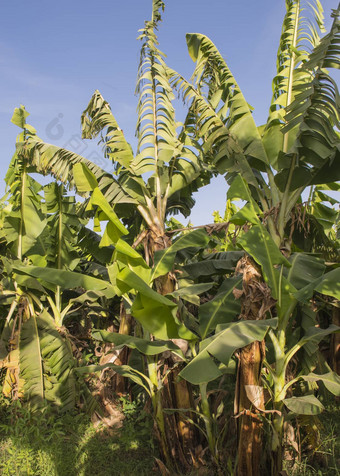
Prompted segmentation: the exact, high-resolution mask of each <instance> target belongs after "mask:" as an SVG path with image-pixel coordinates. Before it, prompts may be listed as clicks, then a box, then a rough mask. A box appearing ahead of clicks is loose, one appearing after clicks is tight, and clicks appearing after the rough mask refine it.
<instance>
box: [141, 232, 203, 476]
mask: <svg viewBox="0 0 340 476" xmlns="http://www.w3.org/2000/svg"><path fill="white" fill-rule="evenodd" d="M170 245H171V239H170V238H169V237H167V236H166V235H165V234H161V233H160V234H156V233H154V232H151V233H150V234H149V236H148V243H147V247H148V250H147V255H148V256H150V257H151V258H153V255H154V253H155V252H156V251H158V250H163V249H165V248H167V247H169V246H170ZM175 286H176V278H175V277H174V275H173V274H172V273H167V274H166V275H164V276H160V277H158V278H156V280H155V288H156V290H157V292H158V293H160V294H162V295H165V294H168V293H171V292H173V291H174V290H175ZM183 343H184V341H183ZM176 364H177V365H176ZM174 366H175V367H174ZM173 367H174V368H173ZM171 369H172V370H171ZM168 370H170V371H169V372H168ZM181 370H182V367H181V364H180V363H176V362H175V360H174V359H173V357H169V358H167V359H166V361H165V365H164V370H163V376H164V375H165V373H166V372H168V374H167V376H166V378H165V379H164V386H163V389H162V397H161V400H162V407H163V408H170V409H183V410H190V409H192V408H193V407H194V399H193V392H192V387H191V385H190V383H189V382H187V381H186V380H183V379H181V380H179V379H178V374H179V373H180V371H181ZM188 418H190V419H191V420H193V419H194V415H193V414H192V413H190V412H185V413H179V412H176V413H171V414H167V415H166V416H165V422H166V435H167V440H168V442H167V443H168V448H169V449H170V455H171V458H172V466H173V468H174V469H176V470H178V471H180V472H187V471H189V470H190V469H192V464H193V457H194V454H195V448H196V446H197V442H198V435H197V430H196V428H195V426H194V425H193V424H191V423H189V421H188Z"/></svg>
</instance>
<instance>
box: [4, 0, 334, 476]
mask: <svg viewBox="0 0 340 476" xmlns="http://www.w3.org/2000/svg"><path fill="white" fill-rule="evenodd" d="M285 3H286V14H285V17H284V21H283V26H282V32H281V37H280V43H279V49H278V54H277V73H276V76H275V77H274V79H273V92H272V100H271V105H270V108H269V115H268V120H267V123H266V124H264V125H261V126H257V125H256V124H255V122H254V119H253V116H252V108H251V106H250V105H249V104H248V102H247V101H246V99H245V98H244V96H243V94H242V92H241V90H240V87H239V86H238V84H237V82H236V80H235V78H234V76H233V75H232V73H231V71H230V69H229V68H228V66H227V63H226V62H225V60H224V58H223V57H222V56H221V54H220V53H219V51H218V49H217V47H216V46H215V45H214V44H213V43H212V42H211V40H210V39H209V38H207V37H206V36H204V35H202V34H188V35H187V45H188V50H189V54H190V56H191V58H192V60H193V62H194V64H195V69H194V73H193V76H192V78H191V80H190V81H188V80H187V79H185V78H184V77H182V76H181V75H180V74H179V73H177V72H176V71H174V70H172V69H171V68H170V67H169V66H168V65H167V64H166V62H165V56H164V54H163V53H162V52H161V51H160V50H159V48H158V42H157V29H158V26H159V23H160V21H161V14H162V11H163V10H164V3H163V1H162V0H153V3H152V18H151V20H150V21H146V22H145V26H144V28H143V29H142V30H140V36H139V39H140V41H141V44H142V46H141V55H140V64H139V67H138V77H137V87H136V94H137V96H138V109H137V127H136V137H137V140H138V146H137V150H136V151H135V152H134V151H133V150H132V148H131V146H130V144H129V143H128V142H127V140H126V138H125V136H124V134H123V131H122V130H121V129H120V127H119V125H118V123H117V122H116V119H115V117H114V115H113V113H112V111H111V107H110V105H109V103H108V102H107V101H106V100H105V99H104V98H103V97H102V95H101V94H100V92H99V91H96V92H95V93H94V95H93V96H92V98H91V100H90V102H89V104H88V106H87V108H86V109H85V111H84V112H83V114H82V116H81V128H82V137H83V138H84V139H94V138H99V142H100V143H101V145H102V149H103V154H104V157H105V158H106V159H107V160H108V161H111V164H112V172H111V173H109V172H107V171H105V170H103V169H101V168H100V167H99V166H97V165H96V164H94V163H92V162H90V161H89V160H87V159H86V158H84V157H82V156H80V155H78V154H76V153H73V152H71V151H68V150H66V149H63V148H60V147H57V146H54V145H51V144H48V143H46V142H44V141H43V140H42V139H40V138H39V137H38V135H37V131H36V130H35V129H34V127H32V126H31V125H30V124H28V123H27V122H26V121H27V117H28V112H27V111H26V110H25V108H24V107H23V106H21V107H19V108H16V109H15V111H14V114H13V117H12V122H13V123H14V124H15V125H16V126H18V127H19V128H20V129H21V131H20V133H19V135H18V138H17V143H16V151H15V153H14V156H13V158H12V160H11V162H10V165H9V169H8V172H7V175H6V178H5V180H6V184H7V193H6V195H5V196H4V197H3V199H2V200H1V202H0V224H1V229H0V253H1V254H0V277H1V282H0V290H1V295H0V309H1V317H2V319H1V340H0V346H1V347H0V352H1V363H2V364H1V365H2V383H1V385H2V394H3V395H2V401H6V402H7V403H6V404H7V406H8V408H9V409H11V408H12V409H13V408H20V409H21V410H20V412H19V417H20V415H21V417H22V415H23V411H25V410H22V409H29V412H32V414H35V415H39V412H44V411H46V408H47V407H48V408H49V411H52V413H53V414H55V415H62V414H67V413H69V412H71V413H72V412H74V411H75V410H76V409H77V410H76V411H77V412H81V413H83V412H87V413H89V414H91V415H92V417H93V418H95V419H97V420H98V419H99V420H100V421H102V423H105V422H106V423H107V424H108V425H109V424H110V418H111V420H112V419H114V415H115V411H116V410H115V408H116V406H117V405H116V404H117V401H118V400H119V397H121V400H123V401H124V402H125V406H127V407H128V408H129V405H130V406H131V405H133V404H134V402H138V405H140V407H139V408H144V410H143V411H146V412H147V413H148V414H149V415H150V418H152V421H153V424H152V428H153V429H152V432H153V438H154V441H155V442H156V447H155V448H154V450H153V451H154V454H155V461H156V462H157V465H156V466H155V467H154V471H155V473H157V472H158V471H159V472H160V473H159V474H162V475H166V474H170V475H175V474H230V475H231V474H235V475H238V476H257V475H260V474H265V475H267V474H268V475H279V474H293V471H295V466H294V465H295V461H296V460H297V459H299V458H300V459H301V454H302V453H304V452H308V451H309V453H308V454H309V455H310V457H311V458H312V457H313V454H314V453H315V451H316V449H317V447H318V445H320V417H319V414H321V412H322V411H323V410H324V405H325V404H326V405H328V406H329V408H331V407H332V405H334V402H336V398H337V397H339V396H340V377H339V372H340V356H339V345H340V344H339V335H338V334H337V333H338V332H339V330H340V327H338V325H339V323H340V309H339V299H340V284H339V283H340V267H339V264H340V260H339V211H338V209H339V201H338V200H337V199H336V198H335V197H336V196H337V193H338V192H339V190H340V185H339V180H340V136H339V119H340V118H339V110H340V98H339V93H338V89H337V85H336V82H335V80H334V79H332V76H331V71H332V69H334V68H337V69H339V66H340V61H339V53H340V21H339V14H340V7H339V6H338V8H337V9H336V10H333V13H332V18H333V23H332V26H331V29H330V31H329V32H328V33H326V32H325V31H324V27H323V14H322V6H321V4H320V2H319V1H318V0H315V1H313V2H312V4H307V2H304V1H303V0H286V2H285ZM176 97H180V98H181V99H182V100H183V103H184V105H185V107H186V117H185V120H184V121H183V123H179V122H177V121H176V118H175V110H174V105H173V102H174V100H175V99H176ZM32 173H34V175H32ZM37 173H38V174H41V175H45V176H46V175H47V176H52V177H53V178H54V180H53V181H52V182H51V183H49V184H47V185H41V184H40V183H39V182H38V181H37V179H36V178H37V175H36V174H37ZM217 175H223V176H224V177H225V179H226V191H227V203H226V211H225V215H224V217H221V216H220V215H218V214H215V222H214V223H212V224H209V225H206V226H197V227H195V226H192V225H189V226H187V227H185V226H184V225H182V224H181V223H180V222H179V221H178V220H175V219H174V217H173V215H175V214H177V213H179V212H180V213H182V215H183V216H184V217H189V216H190V210H191V208H192V207H193V205H194V203H195V201H194V199H193V194H194V192H196V191H198V190H199V189H200V188H201V187H203V186H204V185H206V184H208V183H209V182H210V181H211V180H212V179H213V178H214V177H216V176H217ZM72 190H73V191H75V192H76V193H73V192H72ZM70 192H71V193H70ZM334 395H335V397H334ZM18 403H19V407H18V406H15V405H18ZM327 411H329V410H327ZM14 413H15V412H14ZM42 414H43V413H42ZM19 420H20V418H18V419H17V420H15V419H14V420H13V425H19V426H18V428H19V427H20V421H19ZM11 421H12V420H11ZM53 421H55V420H53ZM53 428H54V427H53ZM149 429H150V430H151V427H150V428H149ZM51 431H52V430H51ZM148 431H149V430H148ZM57 433H58V432H57ZM102 444H103V445H105V441H104V442H103V443H102ZM313 452H314V453H313ZM335 460H336V458H335ZM327 464H328V465H329V473H327V474H337V472H336V471H337V468H336V461H335V462H334V465H333V466H334V467H333V466H331V465H330V464H329V462H328V463H327V462H326V465H327ZM332 464H333V463H332ZM333 470H334V473H332V472H331V471H333ZM8 471H9V472H8V473H5V472H4V473H3V474H33V473H29V472H26V473H25V472H22V473H20V472H18V471H17V470H16V471H17V472H12V473H11V472H10V470H8ZM46 471H47V470H46ZM283 471H287V473H284V472H283ZM311 471H313V468H312V469H311ZM137 472H138V473H139V472H140V471H139V470H138V471H137V470H136V473H135V474H137ZM35 474H37V473H35ZM39 474H52V473H51V470H48V471H47V472H46V473H39ZM55 474H77V473H71V472H70V473H68V472H66V471H65V472H63V473H62V472H60V473H55ZM78 474H80V472H79V471H78ZM81 474H83V473H81ZM84 474H90V473H84ZM103 474H123V473H119V472H115V469H114V467H113V468H112V472H111V473H108V472H106V473H103ZM146 474H147V473H146ZM149 474H150V473H149ZM294 474H297V473H294ZM304 474H307V473H304ZM308 474H321V473H316V472H311V473H308ZM322 474H326V473H322Z"/></svg>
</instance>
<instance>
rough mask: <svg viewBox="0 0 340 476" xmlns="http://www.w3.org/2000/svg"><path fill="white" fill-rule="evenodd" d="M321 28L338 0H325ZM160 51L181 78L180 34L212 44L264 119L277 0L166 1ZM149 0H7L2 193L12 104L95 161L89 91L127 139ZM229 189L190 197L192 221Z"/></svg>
mask: <svg viewBox="0 0 340 476" xmlns="http://www.w3.org/2000/svg"><path fill="white" fill-rule="evenodd" d="M322 3H323V6H324V10H325V18H326V26H327V27H329V26H330V24H331V20H330V12H331V9H332V8H336V6H337V3H338V1H337V0H324V1H323V2H322ZM165 4H166V9H165V12H164V14H163V23H162V24H161V26H160V31H159V40H160V49H161V50H162V51H163V52H164V53H166V54H167V62H168V64H169V66H171V67H172V68H174V69H175V70H177V71H178V72H180V73H181V74H183V75H185V76H186V77H187V78H188V79H189V77H190V75H191V72H192V70H193V63H192V61H191V59H190V57H189V55H188V53H187V48H186V43H185V33H187V32H199V33H204V34H206V35H208V36H209V37H210V38H211V39H212V40H213V41H214V43H215V44H216V45H217V46H218V48H219V49H220V51H221V53H222V54H223V56H224V58H225V59H226V61H227V63H228V65H229V67H230V69H231V70H232V72H233V74H234V76H235V77H236V79H237V81H238V83H239V85H240V86H241V88H242V90H243V93H244V95H245V97H246V98H247V100H248V102H249V103H250V104H251V105H252V106H253V107H254V108H255V112H254V115H255V118H256V121H257V123H258V124H259V125H260V124H261V123H263V122H265V121H266V118H267V111H268V107H269V103H270V100H271V80H272V77H273V76H274V74H275V62H276V51H277V47H278V42H279V37H280V31H281V24H282V19H283V16H284V11H285V8H284V5H285V2H284V0H261V1H260V2H255V1H254V0H238V1H237V0H228V1H227V0H209V1H207V0H165ZM150 16H151V0H125V1H121V0H120V1H118V0H111V1H108V0H101V1H100V2H93V1H91V2H90V1H89V0H82V1H80V0H68V1H66V0H59V1H58V2H50V1H46V0H45V1H43V0H39V1H37V0H32V1H31V2H23V1H19V0H12V1H10V2H3V3H2V6H1V19H0V134H1V156H0V164H1V168H0V179H1V180H0V196H1V195H3V193H4V185H5V184H4V181H3V177H4V176H5V173H6V170H7V167H8V164H9V161H10V158H11V156H12V154H13V151H14V144H15V138H16V135H17V133H18V129H17V127H16V126H14V125H13V124H11V122H10V119H11V116H12V113H13V109H14V108H15V107H17V106H18V105H20V104H23V105H25V107H26V109H27V110H28V111H29V112H30V117H29V119H28V122H29V123H30V124H32V125H33V126H34V127H35V128H36V129H37V131H38V135H39V136H40V137H41V138H42V139H44V140H46V141H47V142H52V143H55V144H58V145H60V146H65V147H67V148H70V149H72V150H74V151H75V152H79V153H82V154H83V155H84V156H86V157H89V158H90V159H92V160H94V161H97V162H98V164H99V165H101V166H103V165H104V163H103V162H101V160H102V159H101V156H100V149H99V148H98V147H97V146H96V144H95V142H94V141H92V142H89V141H86V142H85V141H84V142H82V141H80V115H81V112H82V111H83V110H84V109H85V107H86V106H87V104H88V101H89V99H90V97H91V95H92V93H93V92H94V90H95V89H99V90H100V92H101V93H102V95H103V96H104V97H105V99H106V100H107V101H109V103H110V104H111V107H112V111H113V114H114V115H115V117H116V119H117V120H118V123H119V124H120V126H121V128H122V129H123V130H124V133H125V135H126V137H127V139H128V140H129V141H130V142H131V143H132V145H133V144H134V128H135V123H136V112H135V111H136V104H137V100H136V97H135V96H134V88H135V81H136V72H137V66H138V61H139V47H140V43H139V42H138V41H136V37H137V30H138V29H139V28H142V26H143V25H144V20H148V19H150ZM226 190H227V186H226V182H224V180H223V179H222V178H220V179H217V181H216V182H214V183H213V184H211V185H210V186H208V187H206V188H205V189H203V190H202V191H201V192H199V194H198V195H196V197H195V198H196V199H197V204H196V206H195V208H194V210H193V213H192V218H191V220H192V221H193V222H194V223H195V224H202V223H209V222H211V221H212V212H213V211H214V210H216V209H218V210H220V212H221V213H223V210H224V205H225V194H226Z"/></svg>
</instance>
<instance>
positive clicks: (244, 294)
mask: <svg viewBox="0 0 340 476" xmlns="http://www.w3.org/2000/svg"><path fill="white" fill-rule="evenodd" d="M236 273H242V274H243V290H242V291H236V292H238V293H239V296H240V297H241V303H242V306H241V318H242V319H246V320H258V319H264V316H265V313H266V311H267V310H268V309H269V308H270V307H271V306H272V305H273V300H272V299H271V297H270V290H269V288H268V287H267V285H266V284H265V283H264V282H263V279H262V276H261V273H260V271H259V269H258V268H257V266H256V265H255V263H254V262H253V261H252V260H251V259H250V258H249V257H248V256H246V257H244V258H242V259H241V260H240V261H239V262H238V265H237V267H236ZM264 357H265V345H264V341H262V342H259V341H255V342H253V343H251V344H249V345H247V346H246V347H243V348H242V349H240V351H239V366H238V374H237V383H236V396H235V413H236V415H237V417H238V418H239V426H238V463H237V476H260V474H261V460H262V455H263V443H262V438H263V428H262V421H261V410H264V404H265V402H264V392H263V387H262V384H261V368H262V362H263V359H264Z"/></svg>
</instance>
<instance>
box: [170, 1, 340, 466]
mask: <svg viewBox="0 0 340 476" xmlns="http://www.w3.org/2000/svg"><path fill="white" fill-rule="evenodd" d="M305 7H306V9H307V10H308V9H309V11H310V12H311V14H310V17H311V18H312V20H311V18H309V20H308V21H307V20H306V18H305V17H304V15H305V14H304V11H305V10H306V9H305ZM286 10H287V11H286V16H285V18H284V22H283V27H282V34H281V39H280V46H279V50H278V55H277V75H276V76H275V78H274V80H273V97H272V102H271V106H270V111H269V117H268V121H267V123H266V124H265V125H264V126H260V127H257V126H256V124H255V122H254V119H253V116H252V113H251V107H250V106H249V104H248V103H247V102H246V100H245V98H244V96H243V94H242V91H241V89H240V87H239V85H238V83H237V82H236V80H235V78H234V76H233V75H232V73H231V71H230V69H229V68H228V66H227V64H226V62H225V61H224V59H223V57H222V56H221V54H220V53H219V51H218V49H217V48H216V46H215V45H214V44H213V43H212V42H211V40H209V38H207V37H206V36H204V35H201V34H188V35H187V43H188V48H189V53H190V55H191V57H192V59H193V60H194V61H195V62H196V68H195V72H194V75H193V78H194V81H195V86H196V88H194V87H193V85H192V84H190V83H188V82H187V81H185V79H184V78H183V77H181V76H179V75H178V74H177V73H175V72H170V75H171V78H172V80H171V84H173V85H174V86H175V87H177V88H178V90H179V91H180V92H181V93H182V94H183V98H184V99H185V100H186V101H188V102H190V106H191V111H192V113H193V119H192V121H196V123H197V124H198V126H197V127H196V128H195V129H192V132H193V134H194V138H195V140H197V141H198V142H199V143H202V147H203V151H204V158H205V160H206V161H208V163H209V164H210V165H211V164H212V165H213V166H214V167H215V169H216V170H217V171H218V172H219V173H223V174H226V179H227V180H228V182H229V183H230V184H231V188H233V185H234V191H235V187H236V185H238V186H239V190H238V192H237V193H236V195H235V197H234V198H239V199H243V200H246V201H247V202H248V203H247V205H246V207H244V208H243V209H242V210H240V212H239V213H238V218H239V219H243V220H244V219H247V220H248V221H249V222H250V223H251V224H252V228H251V230H250V232H249V233H250V235H249V234H248V233H247V234H246V235H245V237H244V239H245V240H247V238H246V236H248V235H249V238H250V236H253V237H254V238H255V236H257V239H258V240H259V243H263V245H265V244H266V243H267V238H268V236H269V237H270V239H271V240H272V241H273V242H274V243H275V244H276V247H279V249H280V250H282V251H283V252H284V253H285V254H286V255H288V256H289V254H290V253H291V249H292V246H293V243H292V235H293V231H294V229H293V228H294V223H293V220H292V215H293V214H294V213H295V211H296V209H297V208H299V206H300V202H301V201H302V200H301V194H302V193H303V192H304V191H305V190H306V191H307V192H308V189H309V187H311V186H318V185H323V184H325V183H327V182H333V181H334V180H338V179H339V178H340V176H339V167H338V162H339V135H338V129H339V106H338V104H339V95H338V89H337V86H336V83H335V82H334V80H333V79H332V78H331V77H330V76H329V74H328V73H327V71H326V70H325V68H332V67H335V68H338V67H339V60H338V57H339V41H340V38H339V8H338V9H337V10H335V11H334V12H333V17H334V22H333V25H332V28H331V31H330V33H329V34H328V35H326V36H324V37H323V38H321V39H320V36H319V32H320V30H321V32H322V31H323V23H322V7H321V4H320V3H319V2H315V3H313V5H312V6H311V7H309V6H306V5H305V4H304V2H303V1H302V0H301V1H300V0H289V1H288V0H287V1H286ZM310 50H312V52H311V53H310V52H309V51H310ZM197 89H198V90H199V91H200V92H201V94H202V95H203V96H205V101H202V98H201V97H198V96H197V94H196V90H197ZM238 175H241V176H242V177H243V178H244V179H245V180H246V182H247V183H248V184H249V189H250V195H251V197H252V198H253V199H254V202H253V204H252V205H251V201H250V200H249V196H248V198H246V196H247V195H248V193H245V192H244V187H243V185H242V184H240V182H237V176H238ZM235 177H236V178H235ZM231 198H232V197H231ZM251 208H253V210H254V212H255V214H256V215H257V216H258V217H261V218H262V221H263V222H264V223H265V225H266V229H267V230H268V231H265V232H264V231H263V228H260V227H258V226H257V223H256V220H255V221H254V218H252V216H251V213H250V212H251ZM236 215H237V214H236ZM233 218H235V217H233ZM235 219H236V218H235ZM254 225H255V226H254ZM267 233H269V235H267ZM242 240H243V238H241V240H240V245H241V246H243V245H242ZM271 248H272V246H271ZM272 250H273V248H272ZM247 252H249V251H248V250H247ZM279 253H280V251H279ZM274 254H275V253H274ZM276 259H277V260H278V262H277V263H274V262H272V265H274V266H278V265H283V264H284V263H283V262H282V260H283V259H284V257H282V258H280V257H279V255H277V253H276ZM267 271H268V273H269V270H267ZM274 273H275V269H273V270H272V271H271V274H272V278H274ZM256 274H258V272H257V271H256V269H254V270H253V275H254V283H256V281H258V278H256ZM259 279H261V278H259ZM271 284H272V285H274V287H273V288H271V291H272V294H273V297H274V299H277V298H278V291H279V288H278V284H277V283H276V284H275V280H274V279H272V280H271ZM247 287H248V288H249V286H247ZM260 310H261V304H260V303H259V306H258V311H260ZM255 314H256V313H255ZM280 345H281V346H282V352H284V348H285V345H286V342H285V332H284V330H281V340H280ZM255 347H257V349H256V352H255ZM253 350H254V352H255V354H256V355H257V358H256V359H255V360H257V362H256V363H255V362H254V365H252V364H250V362H249V365H248V368H247V366H246V365H245V362H243V364H244V365H243V370H242V372H243V377H245V372H246V373H248V377H249V382H248V383H249V384H252V383H254V382H257V383H259V376H258V369H259V368H261V365H262V364H261V362H262V359H263V358H264V354H263V352H261V349H260V343H257V344H256V343H254V345H253ZM242 355H244V353H243V351H241V357H240V359H241V360H242ZM243 377H242V378H243ZM243 380H244V382H246V380H247V379H245V378H243ZM245 384H247V383H245ZM249 403H250V401H249V399H248V404H249ZM242 422H244V419H243V418H242V419H241V425H240V426H241V433H242V426H243V427H244V426H247V427H248V428H249V425H248V422H247V423H246V425H242ZM254 426H256V424H255V423H253V427H254ZM258 433H259V432H258ZM247 434H248V440H247V441H248V443H249V444H248V443H245V441H246V440H245V437H246V436H247ZM256 439H258V435H257V436H255V435H253V434H252V433H251V432H250V431H248V433H247V432H244V434H243V437H242V440H241V439H240V442H241V441H242V445H243V446H242V448H243V450H242V451H241V449H242V448H240V451H239V459H240V461H245V462H246V463H245V465H243V468H241V466H240V465H239V469H238V472H239V474H247V475H249V474H259V469H258V468H259V464H258V458H257V459H256V461H251V458H249V457H247V454H246V448H247V447H248V448H249V447H251V445H252V442H254V441H255V440H256ZM256 451H257V454H259V453H260V445H258V446H257V450H256ZM256 451H255V452H256ZM254 468H257V469H254Z"/></svg>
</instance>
